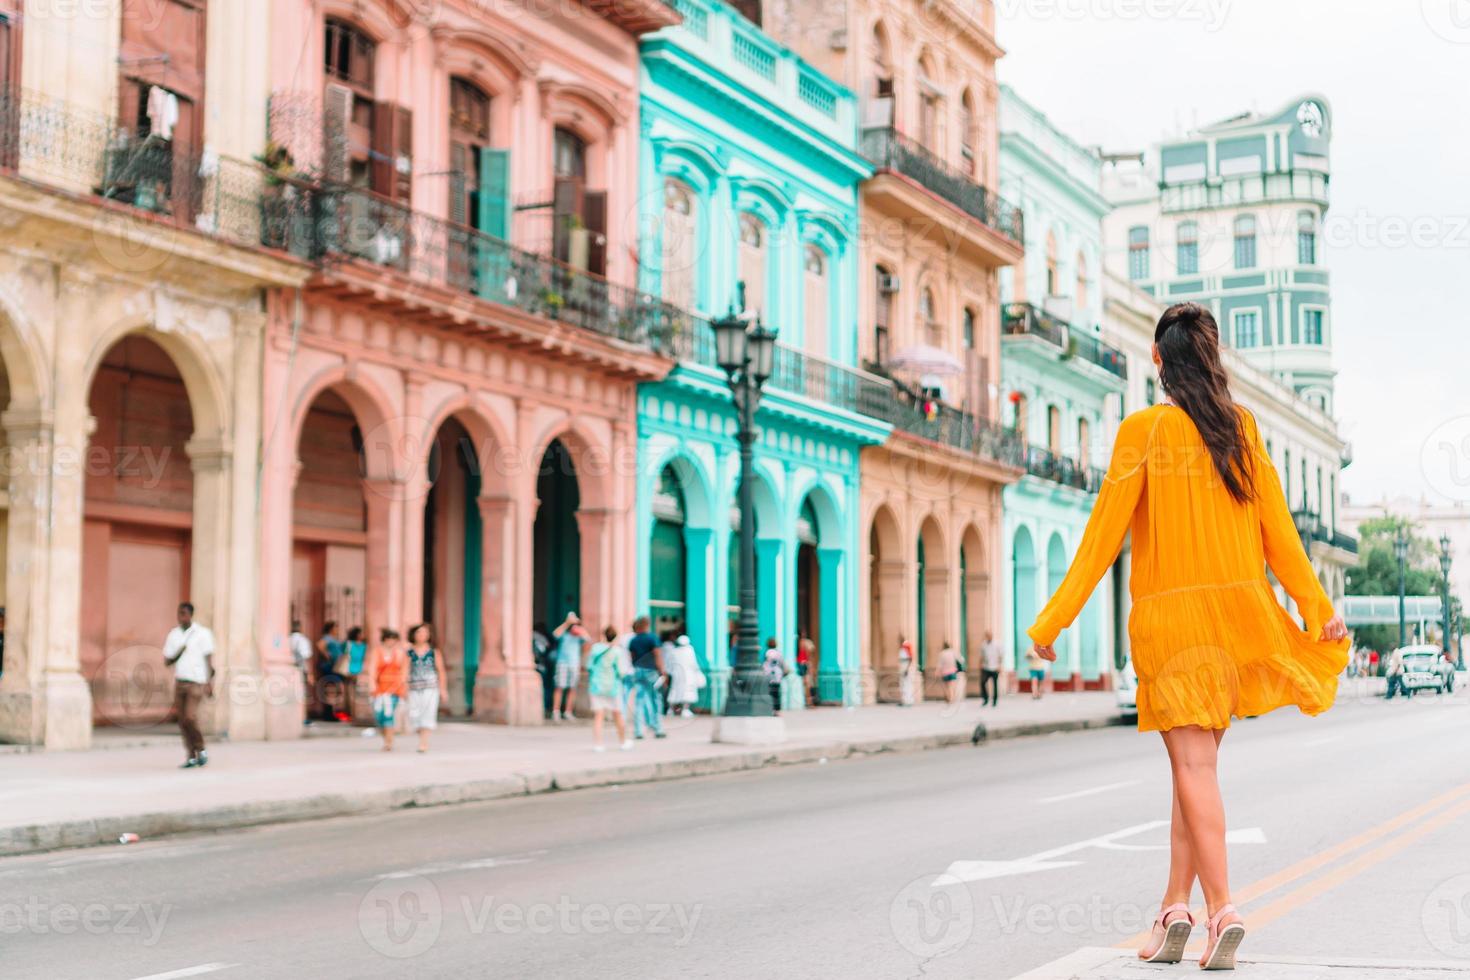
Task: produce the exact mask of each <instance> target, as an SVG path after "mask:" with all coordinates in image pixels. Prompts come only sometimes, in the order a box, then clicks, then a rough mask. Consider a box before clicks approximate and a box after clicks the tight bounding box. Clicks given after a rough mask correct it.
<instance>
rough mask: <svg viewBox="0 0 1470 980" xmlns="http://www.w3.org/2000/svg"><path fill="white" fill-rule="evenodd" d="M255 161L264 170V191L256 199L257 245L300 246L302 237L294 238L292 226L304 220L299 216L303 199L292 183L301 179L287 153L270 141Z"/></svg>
mask: <svg viewBox="0 0 1470 980" xmlns="http://www.w3.org/2000/svg"><path fill="white" fill-rule="evenodd" d="M255 160H256V162H257V163H259V164H260V165H261V167H262V168H263V170H264V179H265V187H264V188H262V190H261V195H260V213H261V221H260V241H261V244H262V245H267V246H270V247H272V248H286V249H289V248H291V246H292V245H294V244H303V243H304V239H303V236H299V235H296V234H294V232H295V230H296V229H295V227H294V226H295V224H296V223H297V222H298V221H302V220H304V216H303V215H301V214H299V213H298V212H299V210H300V208H301V204H302V201H303V195H302V193H301V191H300V189H299V188H298V187H297V186H296V184H295V180H297V179H299V178H300V177H301V174H300V172H299V171H298V170H297V169H296V161H295V160H294V159H293V158H292V156H291V151H290V150H289V149H287V148H286V147H284V146H282V145H281V144H280V143H277V142H276V141H275V140H271V141H269V142H268V143H266V145H265V150H264V151H263V152H261V153H259V154H257V155H256V157H255Z"/></svg>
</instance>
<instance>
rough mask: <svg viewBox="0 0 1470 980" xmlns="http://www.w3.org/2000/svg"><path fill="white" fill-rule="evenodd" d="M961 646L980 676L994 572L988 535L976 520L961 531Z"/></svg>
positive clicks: (968, 666) (971, 668)
mask: <svg viewBox="0 0 1470 980" xmlns="http://www.w3.org/2000/svg"><path fill="white" fill-rule="evenodd" d="M959 558H960V567H959V577H960V581H959V586H960V587H959V597H960V609H959V613H960V616H959V638H958V642H959V644H960V645H959V646H958V647H957V649H958V650H959V653H960V656H961V657H962V658H964V661H965V666H966V670H967V671H968V672H969V673H971V674H972V675H976V676H978V671H979V661H980V647H981V646H982V645H983V644H984V642H985V633H986V631H987V630H989V629H990V628H991V627H990V574H989V571H988V566H987V564H986V561H985V539H984V537H983V536H982V535H981V533H980V529H979V527H977V526H976V525H975V523H974V522H973V521H971V522H969V523H967V524H966V525H965V528H964V530H963V531H962V532H961V533H960V551H959Z"/></svg>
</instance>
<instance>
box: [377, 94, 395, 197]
mask: <svg viewBox="0 0 1470 980" xmlns="http://www.w3.org/2000/svg"><path fill="white" fill-rule="evenodd" d="M397 148H398V141H397V140H395V139H394V138H393V106H392V105H390V104H389V103H387V102H376V103H374V104H373V145H372V150H373V168H372V170H373V190H374V191H376V192H377V193H379V194H382V195H383V196H384V197H392V196H393V190H394V188H395V187H396V186H397V183H398V181H397V178H396V177H394V174H393V157H394V153H395V151H396V150H397Z"/></svg>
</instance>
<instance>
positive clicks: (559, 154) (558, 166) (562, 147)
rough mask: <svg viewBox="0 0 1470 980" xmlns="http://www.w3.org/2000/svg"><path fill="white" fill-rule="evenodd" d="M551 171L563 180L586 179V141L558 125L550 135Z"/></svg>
mask: <svg viewBox="0 0 1470 980" xmlns="http://www.w3.org/2000/svg"><path fill="white" fill-rule="evenodd" d="M551 154H552V156H551V165H552V173H553V174H554V175H555V176H556V177H560V178H562V179H564V180H586V179H587V141H586V140H584V139H582V137H580V136H578V135H577V134H576V133H574V132H572V131H571V130H570V129H563V128H562V127H560V126H558V127H557V128H556V131H555V133H554V134H553V135H552V143H551Z"/></svg>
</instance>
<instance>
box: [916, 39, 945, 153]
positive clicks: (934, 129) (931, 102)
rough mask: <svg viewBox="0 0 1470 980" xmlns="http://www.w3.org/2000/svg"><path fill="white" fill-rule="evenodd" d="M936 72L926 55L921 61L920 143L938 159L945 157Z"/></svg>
mask: <svg viewBox="0 0 1470 980" xmlns="http://www.w3.org/2000/svg"><path fill="white" fill-rule="evenodd" d="M933 79H934V70H933V65H932V64H931V63H930V60H929V56H928V55H927V54H926V55H924V56H923V57H921V58H920V59H919V143H920V145H922V146H923V147H924V148H925V149H926V150H929V151H930V152H931V153H933V154H935V155H936V156H938V157H941V158H943V157H944V155H945V154H944V150H943V144H942V142H941V141H942V139H943V135H942V134H941V133H940V131H939V121H940V110H941V108H942V106H941V104H940V98H939V86H938V85H937V84H936V83H935V82H934V81H933Z"/></svg>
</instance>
